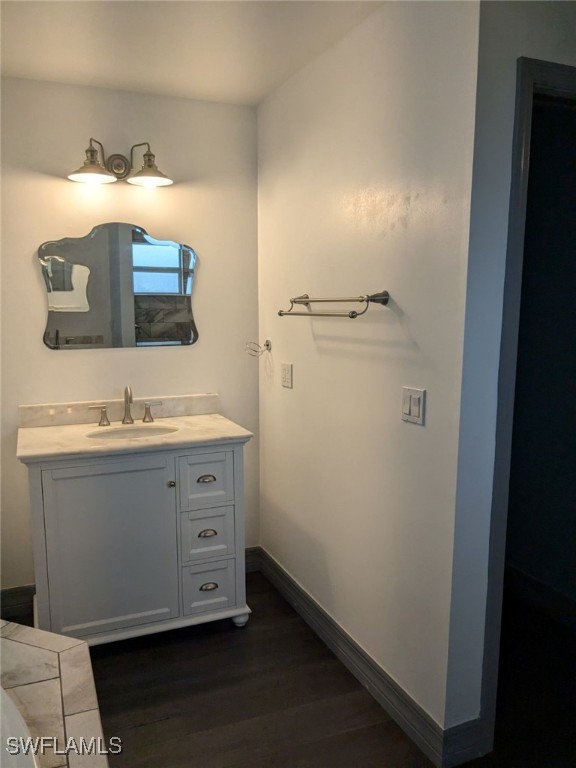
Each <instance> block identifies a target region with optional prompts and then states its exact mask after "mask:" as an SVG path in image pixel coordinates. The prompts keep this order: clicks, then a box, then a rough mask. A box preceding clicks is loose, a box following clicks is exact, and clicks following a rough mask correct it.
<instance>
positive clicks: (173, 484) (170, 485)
mask: <svg viewBox="0 0 576 768" xmlns="http://www.w3.org/2000/svg"><path fill="white" fill-rule="evenodd" d="M166 485H167V486H168V488H176V480H168V482H167V483H166Z"/></svg>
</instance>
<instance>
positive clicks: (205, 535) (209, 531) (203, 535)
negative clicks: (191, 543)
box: [198, 528, 218, 539]
mask: <svg viewBox="0 0 576 768" xmlns="http://www.w3.org/2000/svg"><path fill="white" fill-rule="evenodd" d="M211 536H218V531H215V530H214V528H205V529H204V530H203V531H200V533H199V534H198V538H199V539H209V538H210V537H211Z"/></svg>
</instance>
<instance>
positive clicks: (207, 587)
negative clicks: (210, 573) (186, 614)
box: [200, 581, 218, 592]
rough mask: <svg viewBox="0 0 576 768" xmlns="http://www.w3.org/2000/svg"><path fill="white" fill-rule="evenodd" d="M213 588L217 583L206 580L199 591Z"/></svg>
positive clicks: (215, 587)
mask: <svg viewBox="0 0 576 768" xmlns="http://www.w3.org/2000/svg"><path fill="white" fill-rule="evenodd" d="M213 589H218V584H216V582H215V581H207V582H206V584H202V586H201V587H200V592H212V590H213Z"/></svg>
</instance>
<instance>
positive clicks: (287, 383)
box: [280, 363, 292, 389]
mask: <svg viewBox="0 0 576 768" xmlns="http://www.w3.org/2000/svg"><path fill="white" fill-rule="evenodd" d="M280 380H281V382H282V386H283V387H286V388H287V389H292V363H282V365H281V369H280Z"/></svg>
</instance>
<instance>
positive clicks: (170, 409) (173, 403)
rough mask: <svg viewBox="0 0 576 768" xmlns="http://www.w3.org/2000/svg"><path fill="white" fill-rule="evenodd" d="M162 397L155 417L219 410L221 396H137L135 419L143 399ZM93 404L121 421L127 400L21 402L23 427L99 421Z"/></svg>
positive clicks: (146, 401)
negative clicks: (28, 403)
mask: <svg viewBox="0 0 576 768" xmlns="http://www.w3.org/2000/svg"><path fill="white" fill-rule="evenodd" d="M156 400H161V401H162V405H155V406H154V407H153V408H152V413H153V415H154V418H159V419H161V418H168V417H170V416H202V415H204V414H207V413H219V411H220V398H219V396H218V395H217V394H214V393H208V394H201V395H169V396H163V395H154V396H150V397H135V398H134V404H133V405H132V406H131V410H132V416H133V418H134V421H138V420H142V418H143V416H144V403H148V402H152V401H156ZM93 405H105V406H106V407H107V411H108V418H109V419H110V421H120V420H121V419H122V417H123V416H124V400H123V399H119V400H85V401H79V402H70V403H43V404H38V405H21V406H19V407H18V416H19V424H20V426H21V427H56V426H64V425H66V424H92V423H94V424H97V423H98V419H99V418H100V413H99V411H97V410H93V409H92V408H89V406H93Z"/></svg>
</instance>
